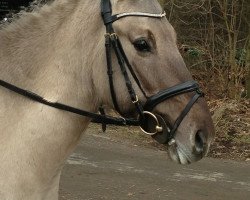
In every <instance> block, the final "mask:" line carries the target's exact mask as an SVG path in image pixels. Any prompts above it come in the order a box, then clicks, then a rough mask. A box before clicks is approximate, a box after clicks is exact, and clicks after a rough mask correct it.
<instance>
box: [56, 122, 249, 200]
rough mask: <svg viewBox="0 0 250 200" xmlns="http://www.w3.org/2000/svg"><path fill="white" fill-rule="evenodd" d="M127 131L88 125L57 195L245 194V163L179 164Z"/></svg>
mask: <svg viewBox="0 0 250 200" xmlns="http://www.w3.org/2000/svg"><path fill="white" fill-rule="evenodd" d="M129 130H130V129H129ZM126 131H127V129H120V130H119V131H118V132H119V133H118V132H117V131H116V130H112V131H111V130H110V129H109V131H108V133H107V134H103V133H98V128H97V127H96V126H94V127H91V128H89V129H88V131H87V133H85V134H84V135H83V137H82V139H81V141H80V143H79V145H78V146H77V149H76V150H75V151H74V153H73V154H72V155H71V156H70V157H69V158H68V160H67V163H66V165H65V167H64V169H63V172H62V176H61V181H60V198H59V199H60V200H118V199H119V200H142V199H143V200H156V199H157V200H166V199H167V200H187V199H191V200H211V199H214V200H225V199H226V200H236V199H237V200H247V199H249V195H250V177H249V176H246V174H248V172H249V166H250V163H249V162H236V161H231V160H219V159H214V158H205V159H202V160H201V161H199V162H196V163H193V164H191V165H179V164H176V163H174V162H171V161H170V160H169V159H168V154H167V152H166V151H160V150H158V149H157V148H155V149H152V144H150V143H149V144H147V143H146V140H144V139H143V141H145V143H144V144H146V145H149V146H150V147H151V148H148V147H142V146H138V145H136V144H133V143H131V141H133V142H135V141H136V142H138V143H141V142H140V140H138V138H136V137H134V138H133V140H130V139H129V140H128V139H127V134H129V135H130V133H127V132H126ZM111 132H112V133H111ZM121 134H124V135H122V136H124V137H121ZM132 135H133V136H135V135H136V134H134V133H131V137H132ZM111 136H112V137H111ZM114 136H117V139H116V137H114ZM125 136H126V137H125ZM122 138H123V140H122ZM139 138H141V137H139ZM118 140H119V141H118ZM149 140H150V139H149ZM149 140H148V141H149Z"/></svg>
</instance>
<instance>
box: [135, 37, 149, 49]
mask: <svg viewBox="0 0 250 200" xmlns="http://www.w3.org/2000/svg"><path fill="white" fill-rule="evenodd" d="M133 44H134V47H135V49H136V50H137V51H141V52H151V47H150V45H149V44H148V42H147V41H146V40H145V39H138V40H136V41H135V42H134V43H133Z"/></svg>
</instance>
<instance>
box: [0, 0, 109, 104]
mask: <svg viewBox="0 0 250 200" xmlns="http://www.w3.org/2000/svg"><path fill="white" fill-rule="evenodd" d="M100 29H103V24H102V20H101V17H100V8H99V2H96V1H92V0H85V1H80V0H74V1H73V0H64V1H55V2H54V3H53V4H52V5H49V6H44V7H42V8H41V9H40V10H39V11H37V12H34V13H29V14H24V15H23V16H22V17H21V18H20V19H19V20H17V21H16V22H14V23H13V24H10V25H9V26H7V27H6V28H4V29H2V30H1V31H0V44H1V47H0V74H1V77H0V78H1V79H4V80H6V81H8V82H11V83H13V84H16V85H18V86H20V87H24V88H27V89H29V90H32V91H35V92H37V93H39V94H42V95H44V96H45V97H47V98H49V99H52V100H59V101H66V102H68V103H71V104H73V105H75V106H82V103H81V105H79V103H78V102H80V101H81V102H82V100H83V99H89V103H90V102H91V105H93V102H92V99H93V98H91V96H92V97H94V96H95V94H93V93H94V89H93V84H92V69H93V68H95V65H98V64H99V63H98V62H97V61H96V57H99V58H100V57H101V56H100V52H103V53H104V50H101V51H100V49H101V48H99V46H100V45H101V44H102V41H101V38H103V37H102V35H103V32H104V31H103V30H100ZM96 53H98V54H99V55H98V56H96V55H95V54H96ZM102 57H103V56H102ZM66 93H67V95H65V94H66ZM72 96H73V97H75V98H72ZM87 97H88V98H87ZM96 103H97V102H96ZM85 104H86V103H85ZM93 109H94V108H93Z"/></svg>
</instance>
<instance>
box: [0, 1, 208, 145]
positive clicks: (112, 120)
mask: <svg viewBox="0 0 250 200" xmlns="http://www.w3.org/2000/svg"><path fill="white" fill-rule="evenodd" d="M101 14H102V18H103V21H104V24H105V26H106V34H105V48H106V59H107V74H108V79H109V85H110V92H111V97H112V100H113V104H114V107H115V109H116V111H117V112H119V113H120V114H121V116H122V113H121V111H120V108H119V105H118V101H117V95H116V92H115V89H114V82H113V66H112V50H113V51H114V53H115V55H116V58H117V60H118V63H119V66H120V69H121V72H122V74H123V76H124V80H125V83H126V87H127V90H128V93H129V96H130V99H131V101H132V103H133V104H134V106H135V109H136V112H137V113H138V118H137V119H134V118H123V117H121V118H119V117H111V116H107V115H105V112H104V109H103V108H101V109H100V114H97V113H92V112H88V111H84V110H81V109H78V108H74V107H71V106H69V105H65V104H62V103H58V102H51V101H48V100H46V99H45V98H43V97H42V96H39V95H38V94H35V93H33V92H31V91H28V90H25V89H22V88H19V87H17V86H15V85H12V84H10V83H8V82H6V81H3V80H0V86H2V87H4V88H6V89H8V90H11V91H13V92H15V93H18V94H20V95H22V96H25V97H27V98H29V99H31V100H33V101H36V102H39V103H42V104H44V105H47V106H50V107H54V108H57V109H60V110H63V111H67V112H71V113H75V114H78V115H81V116H85V117H89V118H92V119H93V120H92V121H93V122H95V123H101V124H102V125H103V129H104V130H105V129H106V124H112V125H117V126H126V125H130V126H140V127H141V129H142V131H143V132H144V133H146V134H148V135H151V136H152V137H153V138H154V139H156V140H157V141H158V142H159V143H162V144H169V145H172V144H174V143H175V139H174V137H175V133H176V131H177V129H178V127H179V125H180V124H181V122H182V121H183V119H184V118H185V116H186V115H187V114H188V112H189V111H190V109H191V108H192V107H193V105H194V104H195V103H196V102H197V100H198V99H199V98H200V97H203V96H204V94H203V93H202V92H201V91H200V89H199V85H198V84H197V83H196V82H195V81H187V82H185V83H182V84H179V85H176V86H174V87H171V88H169V89H165V90H162V91H160V92H159V93H157V94H156V95H153V96H150V97H148V96H147V95H146V92H145V91H144V90H143V87H142V85H141V83H140V81H139V79H138V77H137V76H136V73H135V72H134V70H133V67H132V66H131V64H130V62H129V60H128V58H127V56H126V54H125V51H124V49H123V47H122V44H121V41H120V39H119V36H118V35H117V34H116V33H115V31H114V29H113V26H112V24H113V22H115V21H117V20H119V19H121V18H124V17H131V16H137V17H150V18H158V19H161V18H163V17H165V16H166V13H165V12H163V13H160V14H150V13H142V12H130V13H121V14H117V15H112V5H111V2H110V0H101ZM128 71H129V72H130V74H131V75H132V77H133V79H134V80H135V82H136V84H137V85H138V87H139V88H140V90H141V92H142V94H143V95H144V96H145V98H146V99H147V100H146V102H145V103H144V104H142V102H141V101H140V100H139V98H138V95H137V94H136V92H135V90H134V88H133V85H132V82H131V80H130V77H129V73H128ZM188 92H194V95H193V97H192V98H191V100H190V101H189V103H188V104H187V105H186V107H185V108H184V110H183V111H182V112H181V114H180V116H179V117H178V118H177V120H176V121H175V123H174V124H173V125H172V126H171V128H170V125H167V124H166V122H165V120H164V119H163V118H162V117H161V116H160V115H158V114H154V113H153V112H152V110H153V109H154V108H155V107H156V106H157V105H158V104H160V103H162V102H163V101H165V100H167V99H169V98H172V97H174V96H177V95H181V94H184V93H188ZM149 120H150V121H151V122H153V124H154V128H153V130H152V129H151V128H148V126H147V124H148V123H147V122H148V121H149Z"/></svg>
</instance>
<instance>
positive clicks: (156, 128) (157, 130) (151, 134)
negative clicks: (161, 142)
mask: <svg viewBox="0 0 250 200" xmlns="http://www.w3.org/2000/svg"><path fill="white" fill-rule="evenodd" d="M143 114H144V115H148V116H150V117H151V118H152V119H154V120H155V122H156V126H155V132H152V133H150V132H147V131H145V130H144V129H143V128H142V126H140V129H141V130H142V132H143V133H145V134H147V135H150V136H153V135H155V134H157V133H159V132H162V131H163V129H162V127H161V125H160V123H159V120H158V119H157V117H156V116H155V115H154V114H153V113H151V112H148V111H144V112H143Z"/></svg>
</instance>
